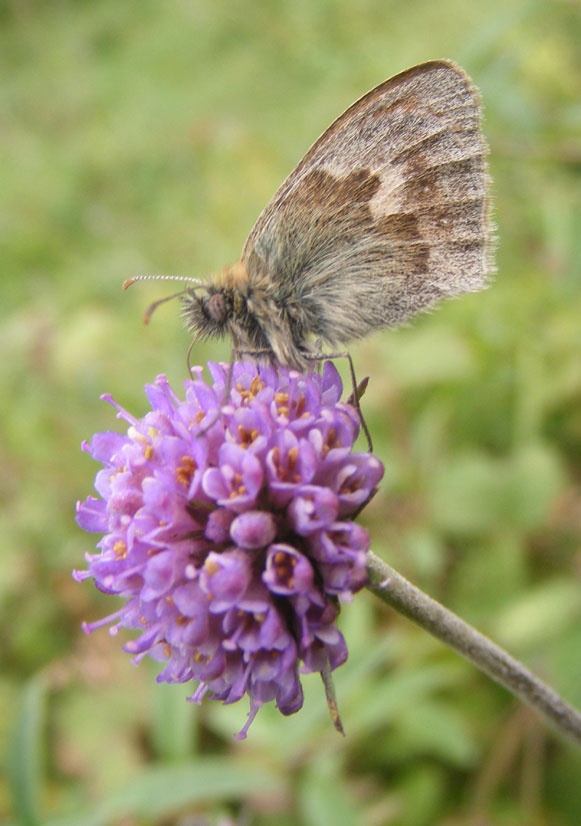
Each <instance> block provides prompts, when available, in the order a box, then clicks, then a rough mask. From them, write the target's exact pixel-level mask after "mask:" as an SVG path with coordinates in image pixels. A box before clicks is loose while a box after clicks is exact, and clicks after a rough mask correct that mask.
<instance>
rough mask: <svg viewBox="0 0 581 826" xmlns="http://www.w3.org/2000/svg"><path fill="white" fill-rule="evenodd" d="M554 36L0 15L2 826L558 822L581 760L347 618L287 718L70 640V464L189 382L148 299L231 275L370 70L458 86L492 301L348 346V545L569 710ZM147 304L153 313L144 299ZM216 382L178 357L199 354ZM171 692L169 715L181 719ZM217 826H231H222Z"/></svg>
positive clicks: (572, 494)
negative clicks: (436, 75)
mask: <svg viewBox="0 0 581 826" xmlns="http://www.w3.org/2000/svg"><path fill="white" fill-rule="evenodd" d="M580 42H581V22H580V9H579V5H578V4H577V3H576V2H575V0H561V1H560V2H551V0H548V1H547V2H539V0H523V2H512V1H511V0H509V1H508V2H507V0H490V1H489V2H487V3H471V2H466V0H440V2H437V3H435V2H433V0H423V2H415V0H413V1H412V0H410V1H409V2H400V1H399V0H391V1H389V0H388V1H387V2H386V0H362V2H359V3H349V2H347V0H335V1H334V0H320V2H319V0H281V2H268V0H259V2H250V0H246V1H245V2H242V0H218V1H217V2H210V0H206V1H205V2H199V1H198V0H166V2H163V3H156V2H153V1H152V0H140V2H124V3H122V2H114V0H93V1H92V2H81V0H78V2H72V0H69V1H68V2H67V0H60V2H59V1H57V0H43V2H40V0H38V2H35V0H7V2H5V3H4V4H2V6H1V7H0V78H1V81H0V113H1V122H2V127H1V138H0V139H1V142H2V150H1V152H0V222H1V223H0V231H1V234H2V238H1V244H2V247H1V248H2V254H1V276H0V307H1V313H2V326H1V328H0V392H1V399H2V438H1V444H0V491H1V496H2V499H3V508H2V516H1V535H2V557H1V576H0V596H1V606H0V618H1V623H2V625H1V627H2V635H1V637H2V646H1V649H0V656H1V657H2V666H1V672H0V702H1V705H2V710H3V713H2V714H1V715H0V741H1V743H2V747H3V752H4V754H5V768H6V769H7V771H6V772H5V774H4V775H3V779H2V780H0V819H3V820H4V819H8V822H12V823H19V824H31V825H32V826H35V824H40V823H42V824H52V826H56V824H62V825H63V826H64V824H65V823H66V824H70V825H71V826H73V824H74V826H84V824H92V826H98V824H121V823H123V824H138V825H139V826H141V824H148V825H149V824H151V826H158V825H159V826H160V825H161V824H169V823H172V824H174V823H175V824H183V826H185V824H190V825H191V824H201V823H212V824H218V823H221V824H226V823H227V822H234V823H241V824H258V825H259V826H262V825H263V824H264V826H287V824H288V825H289V826H290V824H293V826H294V824H299V825H300V826H303V825H304V826H315V824H317V825H318V824H322V823H333V824H346V825H347V824H349V826H350V825H351V824H365V825H367V824H369V826H383V824H386V825H389V826H434V824H437V826H453V824H462V826H470V824H476V823H478V824H483V823H486V824H488V825H489V826H508V825H509V824H510V825H511V826H512V825H514V826H522V825H523V824H525V823H526V824H533V823H534V824H536V825H537V826H577V824H578V823H579V812H581V785H580V784H579V776H580V772H581V757H580V755H579V754H578V753H575V752H574V750H573V749H572V747H570V746H568V745H566V744H564V743H563V742H560V741H559V740H558V739H557V738H556V737H554V736H553V735H552V734H551V733H550V732H549V731H548V730H547V729H546V728H545V727H544V725H543V724H542V723H540V722H539V721H538V720H537V719H536V718H533V717H532V716H531V715H530V714H529V713H528V712H527V711H526V710H525V709H523V708H520V707H519V706H518V704H517V703H516V701H514V700H513V699H512V698H511V697H510V696H509V695H508V694H507V693H506V692H505V691H504V690H502V689H500V688H499V687H497V686H495V685H493V684H492V683H491V682H490V681H489V680H488V679H487V678H485V677H484V676H482V675H480V674H479V673H478V672H476V671H475V670H474V669H473V668H472V667H471V666H470V665H468V664H466V663H464V662H463V661H460V660H459V659H458V657H457V656H456V655H454V654H453V653H451V652H449V651H447V650H446V649H445V648H444V647H443V646H442V645H441V644H439V643H437V642H436V641H434V640H432V639H431V638H429V637H427V636H426V634H425V633H424V632H421V631H419V630H418V629H416V628H415V627H413V626H412V625H411V624H410V623H409V622H408V621H406V620H404V619H402V618H400V617H398V616H396V615H394V614H393V613H391V612H390V611H388V610H387V609H385V608H384V607H382V606H380V605H377V604H376V602H375V601H374V599H373V598H372V597H371V595H369V594H367V593H365V592H363V593H362V594H361V595H359V596H358V598H357V599H356V601H355V602H354V603H353V604H352V605H350V606H346V608H345V609H344V611H343V617H342V620H343V624H342V627H343V630H344V633H345V634H346V636H347V639H348V643H349V646H350V651H351V656H350V659H349V661H348V663H347V664H346V665H345V666H344V667H343V668H341V669H340V670H339V672H338V673H337V677H336V684H337V693H338V697H339V702H340V708H341V714H342V718H343V722H344V725H345V728H346V731H347V738H346V739H345V740H342V739H340V738H339V737H338V735H337V734H336V732H335V731H334V730H333V727H332V725H331V723H330V721H329V719H328V713H327V710H326V708H325V704H324V699H323V694H322V690H321V687H320V685H319V682H318V680H317V679H316V677H314V676H313V677H311V678H310V679H308V680H307V681H306V682H307V699H306V703H305V708H304V709H303V711H301V712H300V714H298V715H296V716H295V717H291V718H281V717H280V715H278V714H277V713H276V712H275V711H274V710H272V709H271V708H266V709H264V710H263V711H262V712H261V714H260V716H259V718H258V719H257V721H256V722H255V724H254V725H253V727H252V729H251V731H250V736H249V739H248V740H247V741H246V742H244V743H242V744H237V743H235V742H233V740H232V737H231V734H232V732H233V731H237V730H238V729H239V728H240V726H241V723H242V721H243V718H244V715H245V713H246V709H245V708H244V707H243V706H242V705H241V704H239V705H235V706H232V707H222V706H219V705H217V704H216V705H215V707H214V705H212V704H206V705H205V706H204V707H203V708H202V709H201V710H198V709H197V708H195V707H192V706H190V705H188V704H187V703H185V702H184V697H185V696H186V694H187V693H188V691H187V688H186V687H184V686H172V687H168V686H156V684H155V681H154V677H155V667H154V665H153V664H150V665H148V664H146V663H143V664H142V665H141V666H140V668H139V669H134V668H133V667H132V666H131V664H130V662H129V659H128V657H127V656H126V655H124V654H122V653H120V651H119V648H120V641H119V640H113V639H111V638H110V637H109V636H108V635H107V634H106V632H102V633H100V634H99V633H97V634H95V635H93V636H92V637H91V638H89V639H85V638H84V637H83V636H82V634H81V632H80V628H79V624H80V622H81V620H82V619H83V618H89V619H94V618H96V617H98V616H100V615H102V614H104V613H107V612H109V611H110V610H112V607H111V605H109V604H108V602H109V601H110V600H109V601H108V600H106V599H103V598H101V597H100V596H99V595H98V594H97V593H96V592H95V591H94V589H93V588H92V586H91V584H90V583H86V584H84V585H78V584H75V583H74V582H73V581H72V580H71V578H70V574H69V570H70V568H72V567H73V566H77V567H78V566H81V565H82V555H83V553H84V552H85V551H87V550H91V537H88V536H87V535H83V534H82V533H81V531H80V530H78V529H77V528H76V527H75V524H74V521H73V510H74V508H73V506H74V501H75V500H76V499H77V498H84V497H85V496H86V495H87V493H88V492H89V490H90V488H91V486H92V480H93V476H94V473H95V471H96V467H95V466H94V465H93V463H92V462H91V460H90V459H89V458H88V457H87V456H86V455H85V454H81V453H80V451H79V444H80V442H81V439H83V438H85V437H89V436H90V435H91V434H92V433H93V432H95V431H96V430H103V429H108V428H110V427H112V426H114V425H113V417H112V412H111V409H110V408H109V407H108V406H106V405H105V404H103V403H102V402H99V401H98V397H99V395H100V394H101V393H103V392H111V393H113V395H114V396H115V397H116V398H118V399H119V401H120V402H121V403H122V404H123V405H125V406H126V407H128V408H129V409H132V410H133V411H135V412H136V413H137V414H142V413H143V412H144V411H145V409H146V403H145V399H144V396H143V392H142V386H143V384H144V383H145V382H146V381H150V380H152V379H153V377H154V376H155V375H156V374H157V373H161V372H165V373H167V374H168V377H169V379H170V380H171V381H172V382H173V383H174V384H176V385H177V384H179V382H180V381H181V379H182V378H183V377H184V376H185V351H186V349H187V346H188V337H187V335H186V333H185V332H184V331H183V330H182V328H181V326H180V323H179V322H178V320H177V306H176V305H175V304H169V305H167V306H166V307H164V308H162V309H160V310H159V311H158V314H157V315H156V316H155V317H154V319H153V320H152V323H151V324H150V326H149V327H148V328H144V327H143V326H142V325H141V315H142V312H143V310H144V309H145V307H146V306H147V305H148V303H149V302H150V301H153V300H155V299H156V298H158V297H160V295H163V294H164V293H165V292H166V290H165V288H164V287H163V285H158V287H155V286H152V285H141V286H136V287H133V288H132V290H131V291H129V292H128V293H123V292H122V291H121V289H120V286H121V283H122V281H123V280H124V279H125V278H127V277H128V276H131V275H133V274H135V273H138V272H168V273H176V274H187V275H194V276H203V275H204V274H206V273H210V272H212V271H215V270H218V269H219V268H221V267H222V266H223V265H224V264H225V263H230V262H232V261H234V260H235V259H236V257H237V255H238V254H239V251H240V248H241V245H242V243H243V241H244V238H245V236H246V233H247V232H248V230H249V229H250V226H251V225H252V222H253V221H254V219H255V217H256V216H257V214H258V212H259V211H260V209H261V208H262V206H263V205H264V204H265V202H266V201H267V199H268V198H269V197H270V195H271V194H272V193H273V191H274V190H275V188H276V187H277V186H278V184H279V183H280V181H281V180H282V178H283V177H284V176H285V175H286V174H287V173H288V172H289V171H290V169H291V168H292V166H293V165H294V164H295V163H296V162H297V161H298V160H299V158H300V156H301V155H302V154H303V152H304V151H305V150H306V148H307V147H308V146H309V144H310V143H311V142H312V141H313V140H314V139H315V138H316V136H317V135H318V134H319V133H320V132H321V131H322V130H323V129H324V128H325V127H326V126H327V125H328V123H329V122H330V121H331V120H332V119H333V117H335V116H336V115H337V114H338V113H339V112H341V111H342V110H343V108H345V107H346V106H347V105H348V104H349V103H351V101H352V100H354V99H355V98H356V97H357V96H358V95H360V94H361V93H363V92H364V91H366V90H367V89H368V88H370V87H371V86H373V85H375V84H376V83H378V82H379V81H381V80H383V79H384V78H386V77H388V76H389V75H391V74H393V73H395V72H397V71H399V70H401V69H403V68H405V67H407V66H409V65H411V64H413V63H416V62H419V61H422V60H426V59H430V58H434V57H450V58H452V59H454V60H456V61H457V62H458V63H460V64H461V65H463V66H464V67H465V68H466V69H467V71H468V72H469V73H470V74H471V75H472V77H473V79H474V81H475V82H476V83H477V85H478V86H479V87H480V88H481V91H482V95H483V100H484V104H485V110H486V127H485V128H486V132H487V135H488V138H489V141H490V146H491V152H492V154H491V166H492V173H493V176H494V180H495V184H494V191H495V202H496V220H497V223H498V236H499V250H498V274H497V278H496V280H495V283H494V284H493V286H492V287H491V289H490V290H488V291H487V292H485V293H483V294H478V295H470V296H465V297H463V298H461V299H459V300H456V301H454V302H452V303H450V304H448V305H446V306H445V307H442V308H441V309H440V310H438V311H437V312H434V313H433V314H431V315H428V316H425V317H422V318H420V319H418V320H417V321H416V322H415V323H414V324H413V325H411V326H410V327H408V328H406V329H402V330H399V331H397V332H393V333H386V334H383V335H379V336H377V337H374V338H373V339H370V340H368V341H365V342H363V343H362V344H360V345H359V346H357V347H356V348H353V355H354V358H355V361H356V365H357V369H358V373H359V375H360V376H363V375H365V374H369V375H370V376H371V379H372V381H371V385H370V389H369V391H368V393H367V395H366V396H365V398H364V409H365V411H366V413H367V417H368V420H369V425H370V428H371V430H372V432H373V434H374V438H375V443H376V444H375V448H376V452H377V453H378V455H379V456H380V457H381V458H382V460H383V461H384V462H385V465H386V477H385V480H384V483H383V486H382V490H381V492H380V494H379V495H378V496H377V497H376V500H375V501H374V502H373V504H372V506H371V507H370V509H369V510H368V511H367V512H366V524H367V526H368V527H369V529H370V531H371V532H372V537H373V547H374V549H375V551H376V552H378V553H380V554H382V555H383V556H384V557H385V558H386V559H387V560H388V561H389V562H390V563H391V564H393V565H394V566H395V567H397V568H398V569H399V570H401V571H402V573H404V574H405V575H407V576H409V577H410V578H411V579H412V580H413V581H415V582H416V583H417V584H419V585H421V586H422V587H424V588H425V589H426V590H428V591H429V592H430V593H431V594H433V595H434V596H436V597H437V598H438V599H440V600H441V601H443V602H445V603H446V604H447V605H449V606H450V607H452V608H453V609H454V610H456V611H457V612H459V613H461V614H462V615H463V616H464V617H465V618H466V619H467V620H468V621H470V622H472V623H474V624H475V625H477V626H478V627H479V628H480V629H481V630H483V631H485V632H486V633H488V634H490V635H491V636H493V637H494V638H495V639H497V640H498V641H499V642H500V643H501V644H503V645H505V646H507V647H508V648H509V649H510V650H511V652H513V653H514V654H515V655H516V656H518V657H520V658H522V659H523V660H524V661H525V662H526V663H527V664H529V665H530V666H531V667H532V668H533V669H535V670H536V671H537V672H538V673H539V674H541V676H543V677H544V678H545V679H546V680H548V681H549V682H550V683H551V684H552V685H553V686H554V687H555V688H556V689H557V690H558V691H559V692H560V693H562V694H563V695H564V696H565V697H566V698H567V699H568V700H569V701H570V702H572V703H574V704H577V705H580V704H581V598H580V591H579V572H580V570H581V195H580V193H581V175H580V167H581V103H580V99H579V89H580V88H581V52H580V50H579V43H580ZM170 291H171V285H169V288H168V290H167V292H170ZM218 356H219V357H227V356H228V349H227V346H226V345H215V344H212V345H208V346H200V347H197V348H196V350H195V355H194V359H195V361H196V362H199V363H203V362H204V361H206V359H207V358H208V357H214V358H215V357H218ZM189 693H191V692H189ZM228 818H231V819H232V820H228Z"/></svg>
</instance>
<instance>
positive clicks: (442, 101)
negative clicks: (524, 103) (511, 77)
mask: <svg viewBox="0 0 581 826" xmlns="http://www.w3.org/2000/svg"><path fill="white" fill-rule="evenodd" d="M480 119H481V113H480V105H479V99H478V93H477V91H476V89H475V88H474V87H473V86H472V85H471V83H470V80H469V78H468V77H467V76H466V74H465V73H464V72H463V71H462V70H461V69H460V68H458V67H457V66H455V65H453V64H452V63H448V62H446V61H432V62H429V63H424V64H421V65H419V66H414V67H413V68H411V69H408V70H407V71H405V72H402V73H401V74H398V75H396V76H395V77H393V78H391V79H389V80H386V81H385V82H384V83H382V84H380V85H379V86H377V87H376V88H375V89H372V90H371V91H370V92H368V93H367V94H366V95H364V96H363V97H362V98H360V100H358V101H356V102H355V103H354V104H353V105H352V106H351V107H349V109H347V110H346V111H345V112H344V113H343V114H342V115H341V116H340V117H339V118H338V119H337V120H336V121H335V122H334V123H333V124H331V126H330V127H329V128H328V129H327V130H326V132H324V133H323V135H322V136H321V137H320V138H319V139H318V140H317V141H316V143H315V144H314V145H313V146H312V147H311V149H310V150H309V151H308V152H307V154H306V155H305V157H304V158H303V160H302V161H301V162H300V163H299V165H298V166H297V167H296V168H295V170H294V171H293V172H292V173H291V174H290V176H289V177H288V178H287V179H286V180H285V181H284V183H283V184H282V185H281V187H280V188H279V190H278V191H277V192H276V194H275V195H274V197H273V199H272V200H271V201H270V203H269V204H268V205H267V206H266V208H265V209H264V210H263V212H262V213H261V215H260V216H259V218H258V220H257V222H256V224H255V226H254V228H253V229H252V232H251V233H250V236H249V238H248V240H247V242H246V244H245V247H244V250H243V254H242V261H243V262H244V264H245V265H246V268H247V270H248V273H249V276H250V280H251V283H252V284H253V285H255V286H257V287H262V288H264V289H266V290H269V291H270V295H271V297H272V298H273V299H274V301H275V302H276V303H277V305H278V306H280V307H284V312H285V313H286V315H287V317H288V319H289V320H290V322H291V327H292V328H293V334H294V335H295V338H296V340H297V344H299V345H301V344H302V340H301V339H304V340H305V341H306V339H307V337H308V336H309V335H311V334H312V335H315V336H318V337H321V338H323V339H325V340H326V341H328V342H329V343H331V344H341V343H343V342H346V341H348V340H349V339H353V338H360V337H362V336H363V335H365V334H366V333H368V332H369V331H370V330H372V329H374V328H377V327H386V326H393V325H395V324H398V323H400V322H402V321H405V320H406V319H408V318H410V317H411V316H412V315H414V314H415V313H417V312H419V311H420V310H422V309H425V308H427V307H430V306H431V305H433V304H434V303H435V302H436V301H438V300H439V299H440V298H442V297H444V296H450V295H455V294H458V293H463V292H467V291H471V290H479V289H482V288H483V287H484V286H485V284H486V278H487V275H488V274H489V273H490V272H491V269H492V263H491V257H492V256H491V240H490V223H489V201H488V182H489V181H488V173H487V168H486V161H485V156H486V152H487V149H486V144H485V141H484V139H483V137H482V134H481V132H480Z"/></svg>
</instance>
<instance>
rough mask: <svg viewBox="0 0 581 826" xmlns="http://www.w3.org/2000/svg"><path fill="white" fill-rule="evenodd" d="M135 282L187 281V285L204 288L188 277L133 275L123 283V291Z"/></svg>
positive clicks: (197, 281)
mask: <svg viewBox="0 0 581 826" xmlns="http://www.w3.org/2000/svg"><path fill="white" fill-rule="evenodd" d="M136 281H187V282H188V284H195V285H196V286H198V287H204V286H205V283H204V282H203V281H200V279H199V278H191V277H190V276H189V275H134V276H133V278H128V279H127V280H126V281H124V282H123V289H124V290H126V289H127V287H130V286H131V285H132V284H135V282H136Z"/></svg>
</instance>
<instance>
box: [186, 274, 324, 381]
mask: <svg viewBox="0 0 581 826" xmlns="http://www.w3.org/2000/svg"><path fill="white" fill-rule="evenodd" d="M277 298H278V297H277V296H275V295H273V293H272V290H271V289H269V286H268V281H265V282H263V281H262V279H261V278H260V277H258V278H256V279H253V280H252V281H251V279H250V277H249V275H248V271H247V269H246V266H245V265H244V263H243V262H238V263H237V264H234V265H233V266H229V267H225V268H224V270H223V271H222V272H221V273H220V275H219V276H218V277H217V278H216V279H215V280H214V281H213V282H210V283H209V284H208V285H207V287H204V288H203V289H202V290H199V289H198V290H191V291H188V293H187V294H186V296H185V298H184V299H183V316H184V318H185V320H186V323H187V326H188V329H189V330H190V332H191V333H192V334H193V335H194V336H195V337H196V338H204V339H205V338H214V337H218V338H221V337H225V336H229V337H230V338H231V339H232V345H233V350H234V352H235V355H236V357H237V358H240V357H242V358H243V357H244V356H245V355H247V356H250V357H252V358H256V359H258V360H260V361H267V362H270V363H279V364H284V365H286V366H288V367H294V368H296V369H298V370H304V369H305V368H306V367H307V366H308V364H309V362H308V361H307V360H306V359H305V358H304V353H302V351H301V350H300V349H298V348H297V347H296V344H295V342H294V341H293V335H292V331H291V325H290V319H289V317H288V316H287V314H286V313H285V311H284V307H283V306H281V304H280V301H278V300H277Z"/></svg>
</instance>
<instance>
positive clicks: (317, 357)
mask: <svg viewBox="0 0 581 826" xmlns="http://www.w3.org/2000/svg"><path fill="white" fill-rule="evenodd" d="M305 358H306V359H308V360H309V361H323V360H324V359H347V362H348V363H349V373H350V374H351V385H352V387H353V392H352V393H351V396H350V397H349V399H348V403H349V404H353V407H354V408H355V410H356V411H357V415H358V416H359V421H360V422H361V427H362V428H363V432H364V433H365V438H366V439H367V446H368V448H369V452H370V453H372V452H373V441H372V439H371V433H370V432H369V428H368V427H367V422H366V421H365V417H364V416H363V411H362V410H361V405H360V404H359V396H360V390H359V387H358V385H357V379H356V377H355V368H354V366H353V359H352V358H351V355H350V353H305ZM366 386H367V382H366V381H365V380H364V381H363V382H361V392H364V390H365V388H366Z"/></svg>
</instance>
